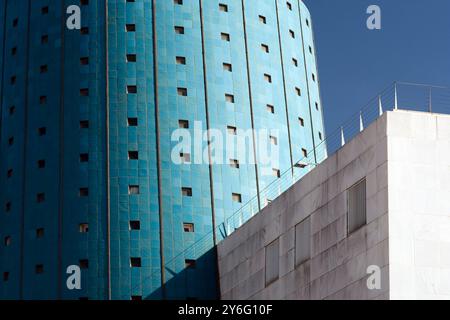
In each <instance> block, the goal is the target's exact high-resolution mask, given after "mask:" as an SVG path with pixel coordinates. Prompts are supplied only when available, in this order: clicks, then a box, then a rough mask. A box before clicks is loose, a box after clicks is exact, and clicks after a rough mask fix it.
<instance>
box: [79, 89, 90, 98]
mask: <svg viewBox="0 0 450 320" xmlns="http://www.w3.org/2000/svg"><path fill="white" fill-rule="evenodd" d="M80 96H82V97H89V89H88V88H82V89H80Z"/></svg>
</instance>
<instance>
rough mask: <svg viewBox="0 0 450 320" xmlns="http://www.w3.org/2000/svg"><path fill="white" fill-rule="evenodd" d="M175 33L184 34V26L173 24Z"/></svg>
mask: <svg viewBox="0 0 450 320" xmlns="http://www.w3.org/2000/svg"><path fill="white" fill-rule="evenodd" d="M175 33H176V34H184V27H181V26H175Z"/></svg>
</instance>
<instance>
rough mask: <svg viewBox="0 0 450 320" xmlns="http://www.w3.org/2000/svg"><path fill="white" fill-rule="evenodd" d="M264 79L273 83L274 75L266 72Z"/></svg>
mask: <svg viewBox="0 0 450 320" xmlns="http://www.w3.org/2000/svg"><path fill="white" fill-rule="evenodd" d="M264 80H265V81H266V82H268V83H272V76H271V75H270V74H267V73H266V74H264Z"/></svg>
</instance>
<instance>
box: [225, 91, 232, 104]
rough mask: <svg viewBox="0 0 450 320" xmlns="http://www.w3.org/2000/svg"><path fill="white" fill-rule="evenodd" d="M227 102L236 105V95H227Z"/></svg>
mask: <svg viewBox="0 0 450 320" xmlns="http://www.w3.org/2000/svg"><path fill="white" fill-rule="evenodd" d="M225 101H226V102H228V103H234V95H232V94H228V93H227V94H225Z"/></svg>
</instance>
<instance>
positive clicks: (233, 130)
mask: <svg viewBox="0 0 450 320" xmlns="http://www.w3.org/2000/svg"><path fill="white" fill-rule="evenodd" d="M227 131H228V134H230V135H232V136H236V135H237V128H236V127H233V126H228V127H227Z"/></svg>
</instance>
